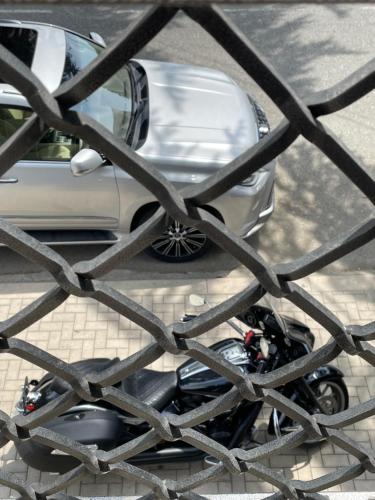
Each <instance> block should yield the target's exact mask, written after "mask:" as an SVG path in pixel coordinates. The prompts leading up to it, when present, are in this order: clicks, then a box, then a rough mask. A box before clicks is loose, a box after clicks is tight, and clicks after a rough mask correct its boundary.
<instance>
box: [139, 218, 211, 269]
mask: <svg viewBox="0 0 375 500" xmlns="http://www.w3.org/2000/svg"><path fill="white" fill-rule="evenodd" d="M153 213H154V210H153V211H148V212H147V213H145V214H144V215H143V216H142V217H141V219H140V221H139V224H143V223H144V222H145V221H146V220H148V219H149V218H150V216H151V215H152V214H153ZM209 247H210V240H209V239H208V238H207V236H206V235H205V234H203V233H202V232H201V231H200V230H199V229H196V228H194V227H189V226H185V225H184V224H181V223H180V222H178V221H176V220H173V219H170V221H169V224H168V227H167V229H166V230H165V231H164V232H163V233H162V234H161V235H160V237H159V238H158V239H157V240H155V241H154V242H153V243H152V245H151V246H150V247H148V248H147V249H146V253H147V254H148V255H150V256H152V257H154V258H156V259H159V260H162V261H164V262H173V263H179V262H189V261H192V260H195V259H197V258H198V257H201V256H202V255H204V254H205V253H206V252H207V250H208V249H209Z"/></svg>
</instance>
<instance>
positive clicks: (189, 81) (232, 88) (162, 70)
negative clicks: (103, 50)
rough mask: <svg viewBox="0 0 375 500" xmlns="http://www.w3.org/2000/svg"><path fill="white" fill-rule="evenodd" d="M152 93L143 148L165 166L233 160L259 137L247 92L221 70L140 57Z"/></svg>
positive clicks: (145, 152)
mask: <svg viewBox="0 0 375 500" xmlns="http://www.w3.org/2000/svg"><path fill="white" fill-rule="evenodd" d="M138 62H139V63H140V64H141V65H142V66H143V67H144V69H145V71H146V74H147V78H148V86H149V98H150V120H149V130H148V134H147V139H146V142H145V143H144V145H143V146H142V147H141V148H140V149H139V150H138V152H139V153H140V154H141V155H142V156H144V157H147V158H148V159H149V160H150V161H153V162H154V163H162V164H163V165H164V166H167V165H168V164H174V165H175V164H176V163H183V164H186V163H198V162H199V163H200V164H201V165H202V166H203V165H206V166H216V167H217V166H220V165H224V164H226V163H228V162H229V161H231V160H233V159H234V158H236V157H237V156H239V155H240V154H241V153H242V152H244V151H245V150H246V149H247V148H249V147H250V146H252V145H253V144H255V143H256V142H257V140H258V132H257V125H256V120H255V115H254V112H253V109H252V106H251V105H250V103H249V100H248V98H247V96H246V94H245V93H244V92H243V91H242V90H241V89H240V88H239V87H238V86H237V84H236V83H235V82H233V80H231V79H230V78H229V77H228V76H226V75H225V74H224V73H222V72H220V71H215V70H211V69H206V68H201V67H196V66H187V65H179V64H170V63H161V62H152V61H138Z"/></svg>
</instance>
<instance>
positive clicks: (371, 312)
mask: <svg viewBox="0 0 375 500" xmlns="http://www.w3.org/2000/svg"><path fill="white" fill-rule="evenodd" d="M374 278H375V275H374V274H372V273H360V272H358V273H346V274H340V275H323V274H319V275H315V276H313V277H309V278H307V279H304V280H300V281H299V283H300V284H301V286H303V287H304V288H306V289H307V290H308V291H309V292H310V293H312V294H313V295H314V296H315V297H316V298H317V299H318V300H320V301H322V302H323V303H324V304H326V305H327V306H328V307H329V308H330V309H331V310H332V311H333V312H334V313H335V314H336V315H337V316H338V317H339V319H340V320H341V321H343V322H344V323H346V324H350V323H353V322H358V323H361V324H364V323H367V322H369V321H373V320H374V318H375V287H374V283H375V279H374ZM249 279H250V278H249V277H248V275H247V274H246V272H245V271H242V270H241V269H237V270H236V271H233V272H232V273H231V274H230V275H229V276H227V277H225V278H220V279H215V280H213V279H212V280H210V279H202V280H197V279H194V280H184V281H182V280H181V281H180V282H178V281H165V282H161V281H155V282H146V281H138V282H127V283H122V282H116V283H113V286H115V287H116V288H117V289H119V290H120V291H122V292H123V293H125V294H126V295H128V296H129V297H131V298H133V299H135V300H137V301H138V302H139V303H141V304H142V305H143V306H145V307H147V308H149V309H150V310H152V311H153V312H154V313H156V314H157V315H158V316H160V318H161V319H162V320H163V321H165V322H166V323H171V322H172V321H174V320H176V319H178V318H180V317H181V316H182V314H183V313H184V312H185V311H192V307H191V306H189V305H188V295H189V294H190V293H200V294H205V295H206V296H207V298H208V300H209V302H210V303H211V304H216V303H219V302H220V301H222V300H224V299H226V298H228V297H229V296H230V295H233V294H234V293H236V292H238V291H240V290H241V289H243V288H244V287H245V286H246V285H247V284H248V283H249ZM51 286H52V285H51V284H50V283H49V284H47V283H46V284H43V283H40V284H38V283H26V284H23V285H21V284H2V285H1V289H0V320H5V319H6V318H8V317H9V316H10V315H11V314H14V313H15V312H16V311H18V310H20V309H21V308H23V307H25V306H26V305H27V304H29V303H30V302H31V301H32V300H34V299H35V298H37V297H38V296H40V295H41V294H42V293H43V292H45V291H46V290H48V289H49V288H51ZM281 310H282V311H283V312H287V313H288V314H290V315H294V316H295V317H296V318H298V319H300V320H302V321H304V322H305V323H307V324H308V325H309V326H310V327H311V328H312V330H313V331H314V333H315V335H316V339H317V344H316V345H317V347H318V346H320V345H322V343H324V342H326V341H327V339H328V335H327V333H326V332H325V331H324V329H322V328H321V327H320V326H319V325H318V324H317V323H315V322H314V321H313V320H311V319H310V318H308V317H307V316H306V315H305V314H304V313H303V312H301V311H299V310H297V309H296V308H295V307H294V306H293V305H292V304H289V303H288V302H283V303H282V309H281ZM228 335H231V336H233V333H232V331H231V330H230V329H229V327H227V326H221V327H219V328H216V329H215V330H213V331H211V332H209V333H207V334H205V335H204V336H202V337H201V338H200V341H201V342H203V343H205V344H206V345H209V344H212V343H213V342H214V341H217V340H218V339H221V338H225V337H227V336H228ZM19 338H22V339H25V340H27V341H29V342H32V343H33V344H35V345H37V346H38V347H40V348H42V349H46V350H48V351H49V352H50V353H51V354H54V355H56V356H58V357H60V358H62V359H64V360H65V361H69V362H73V361H77V360H79V359H83V358H89V357H113V356H119V357H121V358H123V357H126V356H128V355H129V354H131V353H133V352H135V351H137V350H139V349H140V348H141V347H143V346H145V345H146V344H147V343H148V342H149V341H150V340H151V336H150V335H149V334H148V333H147V332H145V331H144V330H142V329H141V328H139V327H138V326H137V325H135V324H134V323H132V322H130V321H129V320H127V319H126V318H122V317H119V315H118V314H117V313H115V312H112V311H111V310H110V309H108V308H107V307H105V306H103V305H101V304H99V303H97V302H96V301H94V300H90V299H86V298H84V299H82V298H77V297H71V298H69V300H67V301H66V302H65V303H64V304H63V305H61V306H60V307H59V308H58V309H56V310H55V311H53V312H52V313H50V314H49V315H48V316H46V317H45V318H43V319H42V320H41V321H39V322H38V323H36V324H35V325H33V326H31V327H30V328H28V329H27V330H26V331H25V332H23V333H22V334H21V335H19ZM184 359H185V358H184V356H176V357H173V356H171V355H169V354H165V355H164V356H163V357H162V358H161V359H159V360H158V361H157V362H155V363H153V364H152V365H151V367H152V368H155V369H160V370H171V369H174V368H176V366H178V365H179V364H180V363H181V362H183V361H184ZM335 363H336V365H337V366H338V367H339V368H340V369H341V370H342V371H343V372H344V374H345V377H346V383H347V385H348V387H349V392H350V404H351V405H355V404H357V403H359V402H363V401H366V400H368V399H369V398H370V397H375V370H374V368H373V367H371V366H370V365H369V364H367V363H366V362H365V361H364V360H362V359H361V358H357V357H349V356H347V355H346V354H344V355H341V356H340V357H339V358H338V359H337V360H336V362H335ZM26 375H27V376H29V377H32V378H39V377H40V376H41V375H42V371H41V370H40V369H38V368H37V367H35V366H33V365H31V364H30V363H28V362H26V361H23V360H20V359H18V358H17V357H15V356H13V355H8V354H5V355H4V354H3V355H1V356H0V391H1V403H0V409H1V410H3V411H5V412H7V413H10V412H12V413H13V412H14V406H15V404H16V401H17V399H18V397H19V392H20V390H19V389H20V385H21V384H22V382H23V380H24V378H25V376H26ZM268 414H269V409H265V410H264V413H263V420H262V422H261V423H260V428H259V432H258V438H259V439H263V440H264V439H266V431H265V429H266V427H267V418H268ZM346 432H347V434H348V435H349V436H351V437H353V438H354V439H356V440H357V441H359V442H361V443H363V445H364V446H368V447H372V448H375V418H372V419H367V420H366V421H363V422H360V423H358V424H355V425H354V426H351V427H348V428H347V431H346ZM1 452H2V453H3V455H2V462H1V461H0V464H1V467H2V470H5V471H8V472H13V473H15V474H17V475H18V476H19V477H20V478H22V479H27V480H28V481H30V482H34V481H39V480H40V479H41V478H43V477H44V476H45V474H41V473H40V472H38V471H36V470H34V469H32V468H30V467H26V466H25V465H24V464H23V463H22V462H21V461H20V460H19V459H18V458H17V456H16V453H15V450H14V447H13V446H12V445H10V444H8V445H7V446H6V447H5V448H4V449H2V450H1ZM0 459H1V456H0ZM353 460H354V459H353V458H352V457H350V456H348V455H347V454H346V453H345V452H344V451H343V450H341V449H339V448H337V447H336V446H332V445H329V444H323V445H319V446H314V447H310V448H306V447H303V448H302V447H301V448H297V449H295V450H293V451H292V452H289V453H285V454H284V455H278V456H274V457H271V458H270V459H269V460H265V461H264V463H265V464H266V465H268V466H270V467H273V468H275V470H276V469H278V470H281V471H283V472H284V474H285V475H287V476H288V477H294V478H298V479H301V480H308V479H312V478H315V477H319V476H321V475H323V474H326V473H328V472H332V471H334V470H335V469H336V468H338V467H340V466H345V465H348V464H350V463H351V462H352V461H353ZM204 466H205V465H204V464H203V463H202V462H196V463H182V464H171V465H168V466H149V467H145V468H146V469H147V470H153V471H154V472H155V473H156V474H158V475H159V476H160V477H161V478H171V479H180V478H183V477H186V476H187V475H189V474H191V473H194V472H197V471H198V470H200V469H201V468H202V467H204ZM331 490H332V491H375V476H374V475H373V474H368V473H366V474H364V475H363V476H361V477H360V478H358V479H355V480H353V481H348V482H347V483H345V484H343V485H340V486H338V487H335V488H332V489H331ZM147 491H148V490H147V489H146V488H145V487H143V486H142V485H139V484H135V483H133V482H130V481H123V480H122V479H121V478H117V477H115V476H108V475H107V476H104V477H102V478H98V479H97V480H95V478H93V477H90V476H88V477H87V478H86V479H85V480H84V481H82V483H80V484H76V485H72V486H71V487H69V488H68V490H67V492H68V493H69V494H72V495H81V496H105V495H111V496H124V495H126V496H128V495H129V496H130V495H140V494H143V493H146V492H147ZM196 491H197V492H198V493H203V494H218V493H245V492H247V493H262V492H271V491H273V489H272V487H271V486H269V485H267V484H265V483H263V482H260V481H259V480H257V479H256V478H255V477H253V476H251V475H250V474H244V475H242V476H241V477H231V476H230V475H229V474H227V475H224V476H222V477H221V478H220V480H219V481H216V482H211V483H209V484H207V485H204V486H202V487H200V488H198V489H197V490H196ZM10 496H18V494H17V493H16V492H11V491H10V490H9V488H5V487H0V498H8V497H10Z"/></svg>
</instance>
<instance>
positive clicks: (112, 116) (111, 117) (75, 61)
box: [62, 32, 133, 140]
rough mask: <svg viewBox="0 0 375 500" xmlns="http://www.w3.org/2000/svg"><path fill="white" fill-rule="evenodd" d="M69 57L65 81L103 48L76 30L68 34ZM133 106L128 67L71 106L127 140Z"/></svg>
mask: <svg viewBox="0 0 375 500" xmlns="http://www.w3.org/2000/svg"><path fill="white" fill-rule="evenodd" d="M65 36H66V59H65V67H64V72H63V78H62V81H63V82H64V81H66V80H69V79H70V78H72V77H73V76H74V75H76V74H77V73H78V72H79V71H81V70H82V69H83V68H85V67H86V66H87V65H88V64H90V62H91V61H93V60H94V59H95V58H96V57H97V56H98V55H99V54H100V53H101V52H102V51H103V50H104V49H103V48H102V47H100V46H99V45H96V44H95V43H92V42H90V41H89V40H86V39H85V38H82V37H80V36H78V35H75V34H74V33H69V32H66V33H65ZM132 108H133V96H132V85H131V80H130V73H129V69H128V67H127V66H126V65H125V66H123V67H122V68H121V69H120V70H119V71H117V72H116V73H115V74H114V75H113V76H112V77H111V78H110V79H109V80H107V81H106V82H105V83H104V85H103V86H102V87H99V88H98V89H97V90H96V91H95V92H93V93H92V94H91V95H90V96H89V97H88V98H87V99H85V100H84V101H82V102H80V103H78V104H77V105H75V106H74V107H73V108H72V109H73V110H75V111H79V112H82V113H85V114H87V115H89V116H90V117H92V118H94V119H95V120H96V121H97V122H99V123H101V124H102V125H103V126H104V127H106V128H107V129H109V130H110V131H111V132H112V134H113V135H114V136H115V137H118V138H121V139H124V140H125V139H126V137H127V133H128V129H129V124H130V119H131V115H132Z"/></svg>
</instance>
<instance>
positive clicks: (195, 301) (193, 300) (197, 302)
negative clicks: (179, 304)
mask: <svg viewBox="0 0 375 500" xmlns="http://www.w3.org/2000/svg"><path fill="white" fill-rule="evenodd" d="M189 302H190V304H191V305H192V306H194V307H200V306H204V304H205V303H206V300H205V299H204V297H201V296H200V295H195V294H194V293H192V294H191V295H189Z"/></svg>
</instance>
